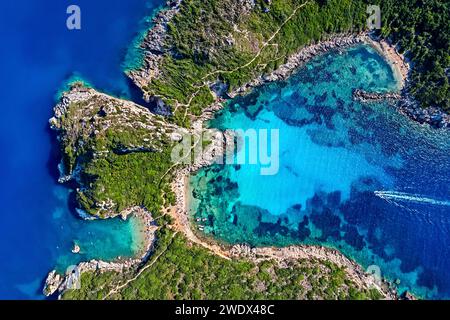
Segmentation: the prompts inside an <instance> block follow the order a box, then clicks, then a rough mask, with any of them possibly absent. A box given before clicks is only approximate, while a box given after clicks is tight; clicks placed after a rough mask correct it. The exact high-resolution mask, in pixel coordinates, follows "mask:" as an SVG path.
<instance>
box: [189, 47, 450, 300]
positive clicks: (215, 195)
mask: <svg viewBox="0 0 450 320" xmlns="http://www.w3.org/2000/svg"><path fill="white" fill-rule="evenodd" d="M397 86H398V84H397V81H396V79H395V78H394V76H393V73H392V70H391V68H390V66H389V65H388V64H387V63H386V61H385V60H384V59H383V58H382V57H380V56H379V55H378V54H377V52H376V51H374V50H373V49H372V48H371V47H368V46H358V47H354V48H351V49H349V50H347V51H345V52H342V53H338V52H333V53H329V54H327V55H325V56H321V57H318V58H316V59H314V60H313V61H311V62H309V63H308V64H306V65H305V66H304V67H303V68H301V69H300V70H299V71H298V72H297V73H296V74H295V75H294V76H292V77H291V78H289V79H288V80H287V81H282V82H277V83H273V84H269V85H265V86H262V87H260V88H258V89H256V90H254V91H253V92H251V93H250V94H248V95H246V96H245V97H238V98H235V99H234V100H232V101H230V102H229V103H228V105H227V106H226V108H224V109H223V110H222V111H221V112H220V114H218V115H217V117H216V118H215V119H214V120H212V121H211V122H210V126H211V127H214V128H219V129H243V130H248V129H255V130H257V131H258V130H259V129H277V130H279V171H278V173H277V174H275V175H261V174H260V173H261V171H260V169H261V167H266V166H265V165H262V164H261V163H260V162H258V164H256V165H254V164H249V163H248V160H249V157H247V164H241V165H218V164H217V165H213V166H210V167H207V168H204V169H202V170H200V171H199V172H198V173H197V174H196V175H194V176H192V177H191V180H190V182H191V183H190V190H191V192H190V210H191V215H192V216H193V217H194V218H195V219H194V221H196V222H195V223H196V224H198V228H199V230H203V229H204V232H205V233H206V234H207V235H209V236H212V237H214V238H216V239H220V240H222V241H225V242H228V243H249V244H251V245H254V246H263V245H275V246H284V245H290V244H318V245H325V246H329V247H333V248H337V249H339V250H341V251H342V252H343V253H344V254H346V255H347V256H349V257H351V258H353V259H355V260H356V261H358V262H359V263H360V264H361V265H363V266H364V267H366V268H367V267H369V266H375V267H371V268H372V270H375V268H377V267H378V268H379V269H380V271H381V275H382V276H383V277H386V278H388V279H390V280H392V281H396V282H397V283H399V285H398V288H399V292H402V291H404V290H405V289H408V290H412V291H413V292H414V293H415V294H417V295H419V296H420V297H424V298H450V276H449V275H448V270H449V269H450V153H449V150H450V131H443V130H435V129H431V128H430V127H428V126H420V125H418V124H417V123H415V122H412V121H411V120H409V119H408V118H407V117H405V116H403V115H401V114H399V113H398V112H397V111H396V110H394V107H392V106H388V105H386V104H373V105H363V104H361V103H358V102H355V101H353V99H352V91H353V90H354V89H357V88H360V89H365V90H368V91H379V92H383V91H384V92H386V91H394V90H396V89H397ZM247 143H248V140H247ZM249 150H250V149H249V144H247V147H246V148H242V149H240V150H238V151H237V154H236V157H238V156H239V155H240V154H242V153H244V154H245V153H248V152H249ZM274 150H275V149H274V148H272V149H271V151H274Z"/></svg>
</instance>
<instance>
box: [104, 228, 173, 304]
mask: <svg viewBox="0 0 450 320" xmlns="http://www.w3.org/2000/svg"><path fill="white" fill-rule="evenodd" d="M177 233H178V232H174V233H173V234H172V237H171V241H170V243H169V244H168V245H167V247H166V248H165V249H164V250H163V251H161V252H160V253H158V255H157V256H156V257H155V258H154V259H153V261H152V262H150V263H148V264H146V265H145V266H144V267H142V268H141V269H140V270H139V272H138V273H136V275H135V276H134V277H133V278H131V279H128V280H127V281H125V282H124V283H123V284H121V285H118V286H116V287H115V288H114V289H112V290H111V291H109V292H108V294H107V295H106V296H104V297H103V298H102V300H106V299H108V298H109V297H110V296H111V295H113V294H115V293H117V292H119V291H120V290H122V289H123V288H125V287H126V286H128V285H129V284H130V283H131V282H133V281H135V280H136V279H137V278H139V276H140V275H141V274H142V273H143V272H144V271H145V270H147V269H148V268H150V267H152V266H153V265H154V264H155V262H156V261H158V259H159V257H161V256H162V255H163V254H164V253H165V252H166V251H167V249H168V248H169V246H170V245H171V244H172V241H173V238H174V237H175V236H176V235H177Z"/></svg>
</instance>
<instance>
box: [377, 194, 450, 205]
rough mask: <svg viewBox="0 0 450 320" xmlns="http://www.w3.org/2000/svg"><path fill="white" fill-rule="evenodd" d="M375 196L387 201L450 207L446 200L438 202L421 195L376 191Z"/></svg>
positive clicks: (449, 202)
mask: <svg viewBox="0 0 450 320" xmlns="http://www.w3.org/2000/svg"><path fill="white" fill-rule="evenodd" d="M374 194H375V195H376V196H377V197H379V198H381V199H384V200H386V201H392V200H393V201H395V200H398V201H406V202H415V203H428V204H433V205H439V206H450V201H445V200H437V199H433V198H428V197H425V196H422V195H420V194H411V193H406V192H397V191H374Z"/></svg>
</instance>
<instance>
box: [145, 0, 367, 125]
mask: <svg viewBox="0 0 450 320" xmlns="http://www.w3.org/2000/svg"><path fill="white" fill-rule="evenodd" d="M255 2H256V6H255V7H254V8H250V7H249V8H247V7H245V6H243V5H242V3H241V2H239V3H238V1H237V0H203V1H198V0H188V1H183V3H182V4H181V9H180V13H179V14H178V15H176V16H175V18H174V19H173V20H172V21H171V22H170V24H169V28H168V40H167V42H168V47H169V48H170V53H167V54H165V55H164V56H163V60H162V63H160V71H161V75H160V76H159V77H157V78H156V79H153V80H152V81H150V83H149V84H148V85H147V86H146V87H145V88H143V89H144V90H146V91H148V92H149V93H150V94H151V95H157V96H160V97H162V98H163V100H164V101H165V102H166V103H167V104H169V105H171V106H172V108H173V111H174V116H173V119H172V120H173V121H175V122H176V123H177V124H179V125H184V126H186V124H188V122H186V117H187V116H188V115H199V114H200V113H201V111H202V109H203V108H205V107H206V106H207V105H208V102H209V101H210V100H211V93H210V90H209V85H210V84H211V83H213V82H215V81H217V80H221V81H223V82H225V83H227V84H228V85H229V87H230V88H231V89H232V88H236V87H239V86H241V85H243V84H245V83H247V82H248V81H250V80H252V79H253V78H255V76H257V75H259V74H261V73H265V72H270V71H272V70H273V69H275V68H276V67H277V66H279V65H280V64H282V63H284V62H285V61H286V59H287V57H288V56H289V55H290V54H292V53H294V52H295V51H296V50H298V48H300V47H302V46H304V45H307V44H309V43H311V42H317V41H319V40H321V39H322V38H324V37H325V35H327V34H332V33H341V32H347V31H351V30H353V31H360V30H362V29H363V27H364V23H365V19H366V14H365V5H363V3H362V2H360V1H351V0H330V1H326V2H323V3H322V4H320V5H319V4H318V3H316V2H314V1H299V0H274V1H272V3H271V4H270V10H266V9H269V6H268V4H267V2H266V1H264V0H256V1H255ZM186 109H187V110H186Z"/></svg>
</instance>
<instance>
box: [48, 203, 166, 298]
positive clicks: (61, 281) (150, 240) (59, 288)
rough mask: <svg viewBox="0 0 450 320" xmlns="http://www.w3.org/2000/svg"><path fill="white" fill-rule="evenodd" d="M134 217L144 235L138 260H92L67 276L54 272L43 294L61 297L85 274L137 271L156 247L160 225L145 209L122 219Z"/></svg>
mask: <svg viewBox="0 0 450 320" xmlns="http://www.w3.org/2000/svg"><path fill="white" fill-rule="evenodd" d="M131 215H132V216H133V217H135V218H136V219H138V220H139V224H140V228H142V230H139V232H141V233H142V237H143V239H142V241H143V248H142V249H141V250H140V251H139V252H138V253H137V254H136V256H137V258H125V259H124V258H121V257H118V258H117V259H115V260H114V261H111V262H106V261H102V260H95V259H94V260H90V261H87V262H80V263H79V264H78V265H76V266H74V267H73V268H69V269H68V270H67V272H66V273H65V274H60V273H58V272H57V271H56V270H52V271H50V272H49V274H48V275H47V278H46V280H45V285H44V288H43V293H44V295H45V296H47V297H49V296H53V295H57V296H58V298H60V295H61V294H62V293H64V291H65V290H67V289H71V288H74V286H76V285H77V283H78V282H77V281H79V279H80V277H81V275H82V274H83V273H85V272H99V273H103V272H108V271H113V272H118V273H122V272H126V271H131V270H135V269H137V268H138V267H139V266H140V265H142V264H143V263H145V262H146V261H147V259H148V258H149V257H150V255H151V253H152V252H153V249H154V245H155V243H156V230H157V229H158V225H157V224H156V221H155V220H154V219H153V217H152V215H151V213H150V212H148V211H147V210H146V209H145V208H141V207H134V208H130V209H128V210H127V214H126V216H124V217H122V218H123V219H126V218H127V217H129V216H131Z"/></svg>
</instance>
